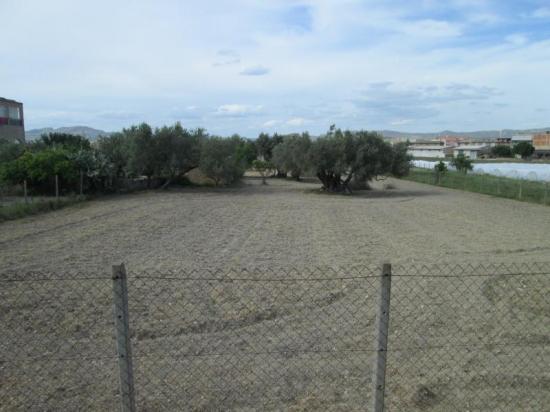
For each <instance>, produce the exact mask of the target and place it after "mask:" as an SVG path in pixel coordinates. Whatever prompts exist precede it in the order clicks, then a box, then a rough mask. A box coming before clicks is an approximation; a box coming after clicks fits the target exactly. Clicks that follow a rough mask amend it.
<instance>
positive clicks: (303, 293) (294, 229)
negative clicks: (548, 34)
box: [0, 179, 550, 411]
mask: <svg viewBox="0 0 550 412" xmlns="http://www.w3.org/2000/svg"><path fill="white" fill-rule="evenodd" d="M385 183H387V182H385ZM391 183H392V184H393V185H394V186H395V188H394V189H392V190H384V189H382V183H377V184H375V185H374V186H375V190H373V191H369V192H363V193H360V194H359V193H358V194H356V195H355V196H338V195H335V196H331V195H325V194H320V193H318V191H317V189H318V188H319V185H318V184H316V183H296V182H290V181H280V180H270V181H269V185H267V186H263V185H261V184H260V181H259V180H257V179H247V180H246V181H245V182H244V184H243V185H242V187H239V188H232V189H219V190H216V189H185V190H173V191H167V192H148V193H139V194H130V195H125V196H118V197H111V198H103V199H101V200H97V201H91V202H86V203H83V204H79V205H76V206H73V207H69V208H66V209H63V210H60V211H56V212H51V213H48V214H45V215H39V216H33V217H29V218H25V219H21V220H17V221H12V222H7V223H3V224H0V262H1V267H0V273H2V272H6V273H7V272H9V273H10V275H9V276H11V278H12V279H17V278H18V277H20V276H22V274H23V273H25V272H31V271H40V272H52V276H53V277H57V278H67V280H60V281H36V282H35V281H33V282H6V281H4V282H3V284H2V285H1V288H0V323H1V325H2V328H3V342H2V344H1V345H0V410H74V409H80V408H83V409H87V410H108V409H111V406H112V405H113V404H116V402H117V390H116V387H117V372H116V357H115V356H114V353H112V352H110V349H109V348H114V343H113V333H112V326H111V322H112V318H111V302H112V300H111V293H112V292H111V280H110V278H109V276H110V271H111V269H110V268H111V265H112V264H114V263H119V262H125V264H126V266H127V270H128V273H129V275H130V277H131V279H130V280H129V289H130V292H129V293H130V295H131V296H130V303H129V304H130V313H131V329H132V331H133V341H132V344H133V348H134V356H135V360H134V367H135V370H136V391H137V399H138V406H139V409H140V410H152V411H156V410H174V409H186V410H201V411H202V410H227V409H231V410H240V411H252V410H293V411H306V410H307V411H310V410H311V411H313V410H342V411H344V410H345V411H348V410H357V411H359V410H365V409H367V408H366V407H365V405H366V404H367V405H368V402H370V401H369V399H370V396H371V392H370V389H369V388H370V387H371V383H370V376H371V373H372V371H371V365H372V364H373V359H372V355H373V352H372V347H373V341H374V329H373V328H374V319H375V312H376V296H377V294H378V291H377V289H378V279H377V278H372V277H370V278H366V279H349V278H348V279H344V280H342V279H340V280H335V279H334V278H335V277H338V276H345V277H346V276H347V277H350V276H351V277H353V275H362V276H363V275H373V274H376V273H377V271H376V270H375V271H371V270H368V269H365V268H366V267H367V266H369V267H371V268H372V267H373V265H378V264H379V263H380V262H382V261H385V260H388V261H391V262H392V263H393V264H394V266H395V269H394V270H395V274H396V275H404V274H407V275H412V276H408V277H406V278H403V277H401V278H400V277H396V278H395V279H394V281H393V282H394V283H393V287H392V296H393V297H392V312H391V313H392V315H391V316H392V317H391V319H392V323H391V328H390V331H391V335H390V352H389V363H388V399H387V404H388V406H389V410H418V411H422V410H430V411H432V410H439V411H446V410H452V409H458V410H470V411H490V410H494V411H497V410H544V408H545V407H546V406H545V405H549V404H550V398H549V396H550V395H549V394H550V375H549V373H548V368H547V365H548V364H550V346H549V345H550V335H549V331H548V329H547V327H545V325H548V324H549V321H550V306H549V303H548V300H547V299H546V297H547V296H548V295H549V294H550V278H549V277H548V276H537V277H528V278H524V277H506V276H503V275H502V274H501V275H498V274H494V272H491V273H492V274H494V276H490V277H469V275H471V274H472V271H473V269H471V268H470V267H469V264H474V265H475V264H485V265H487V264H490V263H492V264H505V266H503V267H501V268H500V269H499V270H498V271H497V272H500V273H505V272H506V271H507V270H508V269H509V267H510V265H513V264H515V263H519V262H533V261H544V260H546V261H547V260H548V254H549V253H548V252H549V250H550V236H549V235H548V228H549V227H550V209H549V208H548V207H543V206H538V205H531V204H526V203H518V202H515V201H511V200H505V199H497V198H491V197H488V196H483V195H478V194H474V193H465V192H461V191H453V190H449V189H444V188H436V187H433V186H427V185H421V184H417V183H413V182H405V181H392V182H391ZM453 264H461V265H463V266H464V268H463V269H460V270H459V271H455V272H454V274H455V275H457V277H456V278H439V277H435V278H426V277H422V275H425V274H426V273H428V274H436V275H438V274H441V273H442V271H443V272H444V271H445V267H444V265H453ZM422 265H440V266H439V268H443V269H438V267H437V266H431V267H432V269H430V271H429V272H426V270H427V269H424V267H423V266H422ZM313 267H321V268H324V269H320V270H314V269H312V268H313ZM327 267H339V268H342V269H341V270H340V271H337V272H331V271H329V270H328V269H327ZM351 267H357V268H356V269H353V270H351V269H350V268H351ZM446 267H450V266H446ZM547 267H548V265H546V266H544V265H541V266H536V267H535V266H533V267H531V271H540V270H541V268H542V269H544V268H547ZM239 268H257V269H255V270H252V271H250V272H247V273H246V276H245V277H246V278H248V279H253V280H252V281H250V280H246V281H237V280H233V281H229V278H234V277H243V272H242V271H241V270H239ZM289 268H297V270H296V271H289ZM527 269H529V268H527ZM193 270H195V271H196V272H189V271H193ZM205 270H221V271H222V272H219V273H214V276H215V277H219V276H220V274H222V273H223V274H226V273H229V277H228V279H227V280H228V281H223V282H220V281H185V280H181V279H175V280H174V279H143V278H135V277H134V276H135V275H144V274H148V275H154V276H161V275H166V274H169V275H170V276H175V277H176V278H177V277H178V276H181V275H182V272H183V271H185V272H186V273H188V274H189V273H191V274H193V275H201V274H202V275H203V276H204V274H205V273H206V272H204V271H205ZM455 270H456V269H455ZM68 273H71V274H72V275H71V276H74V278H73V277H71V278H70V277H69V276H68V275H67V274H68ZM84 274H86V275H88V276H94V277H96V276H100V277H101V276H105V279H92V280H83V279H81V280H75V279H80V277H82V276H83V275H84ZM335 275H337V276H335ZM415 275H416V276H417V277H415ZM4 276H6V274H4ZM311 276H314V277H316V278H318V277H321V278H323V279H324V280H319V281H314V282H311V281H310V280H307V279H302V278H308V277H311ZM84 277H85V276H84ZM268 278H269V279H274V278H275V279H278V280H281V281H282V282H271V281H266V279H268ZM328 278H332V279H328ZM293 279H294V280H293Z"/></svg>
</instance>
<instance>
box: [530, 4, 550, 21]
mask: <svg viewBox="0 0 550 412" xmlns="http://www.w3.org/2000/svg"><path fill="white" fill-rule="evenodd" d="M532 16H533V17H535V18H537V19H547V18H550V7H541V8H539V9H536V10H535V11H534V12H533V14H532Z"/></svg>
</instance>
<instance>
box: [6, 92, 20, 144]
mask: <svg viewBox="0 0 550 412" xmlns="http://www.w3.org/2000/svg"><path fill="white" fill-rule="evenodd" d="M0 139H8V140H14V141H19V142H24V141H25V122H24V118H23V103H19V102H16V101H15V100H9V99H4V98H3V97H0Z"/></svg>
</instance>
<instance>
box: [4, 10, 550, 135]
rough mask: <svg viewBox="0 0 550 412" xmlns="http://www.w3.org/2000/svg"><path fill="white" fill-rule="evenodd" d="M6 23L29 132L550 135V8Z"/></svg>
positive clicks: (116, 15)
mask: <svg viewBox="0 0 550 412" xmlns="http://www.w3.org/2000/svg"><path fill="white" fill-rule="evenodd" d="M0 10H1V13H2V15H3V17H2V23H1V24H2V33H3V39H4V41H5V46H6V47H4V53H2V54H1V55H0V96H2V97H6V98H11V99H15V100H18V101H22V102H23V103H24V108H25V123H26V128H27V129H33V128H41V127H61V126H74V125H87V126H91V127H95V128H99V129H103V130H107V131H115V130H120V129H121V128H123V127H127V126H130V125H132V124H137V123H140V122H144V121H145V122H148V123H149V124H151V125H152V126H161V125H164V124H172V123H174V122H176V121H180V122H181V123H182V124H183V126H184V127H188V128H195V127H204V128H206V129H207V130H208V131H209V132H210V133H211V134H220V135H230V134H233V133H239V134H241V135H243V136H247V137H255V136H257V134H258V133H260V132H262V131H263V132H267V133H274V132H279V133H289V132H302V131H309V132H310V133H312V134H320V133H323V132H324V131H326V130H327V129H328V127H329V126H330V125H331V124H336V125H337V126H338V127H341V128H350V129H368V130H382V129H392V130H398V131H410V132H421V131H424V132H434V131H440V130H460V131H468V130H469V131H473V130H484V129H495V130H498V129H504V128H514V129H525V128H537V127H548V126H549V125H550V93H549V92H550V1H549V0H545V1H543V0H526V1H521V0H513V1H510V0H498V1H497V0H446V1H436V0H418V1H415V0H385V1H371V0H362V1H359V0H303V1H300V0H279V1H275V0H272V1H269V0H219V1H209V0H203V1H190V0H162V1H159V0H157V1H153V0H132V1H130V0H117V1H112V0H94V1H74V0H48V1H43V0H0ZM6 16H9V18H6ZM6 35H7V38H6Z"/></svg>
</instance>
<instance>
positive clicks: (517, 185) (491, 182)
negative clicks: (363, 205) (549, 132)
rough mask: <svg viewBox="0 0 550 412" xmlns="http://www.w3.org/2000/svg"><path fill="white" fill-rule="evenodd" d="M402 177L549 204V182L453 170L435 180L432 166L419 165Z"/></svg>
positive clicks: (452, 187)
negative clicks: (423, 167)
mask: <svg viewBox="0 0 550 412" xmlns="http://www.w3.org/2000/svg"><path fill="white" fill-rule="evenodd" d="M403 179H405V180H411V181H413V182H419V183H426V184H430V185H437V186H442V187H448V188H451V189H460V190H466V191H469V192H476V193H483V194H487V195H492V196H497V197H505V198H508V199H516V200H521V201H524V202H532V203H539V204H545V205H550V183H548V182H537V181H531V180H524V179H511V178H507V177H499V176H492V175H488V174H464V173H459V172H453V171H448V172H446V173H445V174H444V175H443V176H441V177H440V179H439V182H437V178H436V176H435V173H434V172H433V171H432V170H429V169H420V168H413V169H411V171H410V173H409V175H408V176H405V177H404V178H403Z"/></svg>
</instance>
